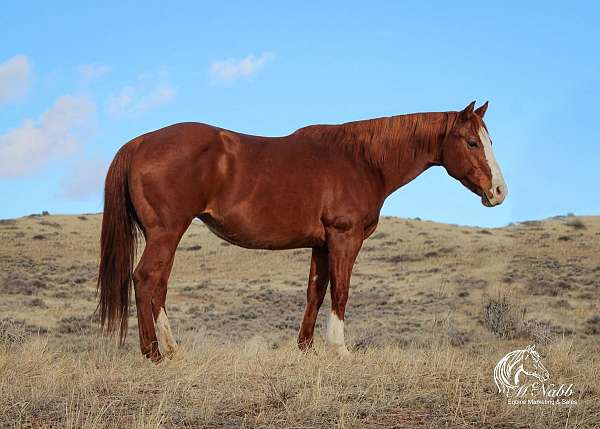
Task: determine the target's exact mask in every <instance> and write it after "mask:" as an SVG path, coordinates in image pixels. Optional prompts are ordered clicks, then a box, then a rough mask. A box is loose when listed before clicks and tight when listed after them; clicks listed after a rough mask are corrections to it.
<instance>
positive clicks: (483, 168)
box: [442, 101, 507, 207]
mask: <svg viewBox="0 0 600 429" xmlns="http://www.w3.org/2000/svg"><path fill="white" fill-rule="evenodd" d="M487 106H488V103H487V102H486V103H485V104H484V105H482V106H481V107H479V108H478V109H477V110H473V109H474V107H475V102H474V101H473V102H472V103H471V104H469V105H468V106H467V107H466V108H465V109H464V110H463V111H461V112H459V114H458V117H457V119H456V122H455V124H454V126H453V128H452V129H451V130H450V132H449V134H448V137H447V138H446V141H445V142H444V145H443V148H442V164H443V165H444V167H445V168H446V170H447V171H448V174H450V175H451V176H452V177H454V178H455V179H457V180H458V181H460V182H461V183H462V184H463V185H464V186H466V187H467V188H468V189H470V190H471V191H473V192H474V193H475V194H477V195H479V196H480V197H481V202H482V203H483V205H485V206H487V207H493V206H497V205H498V204H501V203H502V201H504V198H506V193H507V188H506V184H505V183H504V178H503V177H502V172H501V171H500V167H499V166H498V164H497V163H496V158H495V157H494V152H493V151H492V141H491V140H490V137H489V135H488V132H487V127H486V126H485V124H484V122H483V116H484V115H485V111H486V110H487Z"/></svg>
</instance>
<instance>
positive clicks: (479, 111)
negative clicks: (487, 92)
mask: <svg viewBox="0 0 600 429" xmlns="http://www.w3.org/2000/svg"><path fill="white" fill-rule="evenodd" d="M487 108H488V102H487V101H486V102H485V103H483V104H482V105H481V106H479V107H478V108H477V110H475V114H476V115H477V116H479V117H480V118H481V119H483V116H484V115H485V112H486V111H487Z"/></svg>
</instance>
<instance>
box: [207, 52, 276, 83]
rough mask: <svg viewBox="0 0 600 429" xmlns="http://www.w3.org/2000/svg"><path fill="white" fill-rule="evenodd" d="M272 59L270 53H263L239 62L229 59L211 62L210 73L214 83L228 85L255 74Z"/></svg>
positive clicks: (249, 56)
mask: <svg viewBox="0 0 600 429" xmlns="http://www.w3.org/2000/svg"><path fill="white" fill-rule="evenodd" d="M272 58H273V54H272V53H270V52H265V53H263V54H262V55H261V56H260V57H258V58H256V57H254V55H248V56H247V57H246V58H242V59H241V60H237V59H233V58H230V59H227V60H220V61H213V62H212V63H211V65H210V73H211V76H212V79H213V81H214V82H218V83H230V82H233V81H234V80H236V79H238V78H240V77H248V76H252V75H254V74H256V73H257V72H258V71H259V70H260V69H262V68H263V67H264V66H265V65H266V64H267V62H268V61H270V60H271V59H272Z"/></svg>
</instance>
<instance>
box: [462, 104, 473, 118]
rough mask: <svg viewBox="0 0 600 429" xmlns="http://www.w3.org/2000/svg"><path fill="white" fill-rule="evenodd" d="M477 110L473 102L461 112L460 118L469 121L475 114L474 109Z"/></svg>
mask: <svg viewBox="0 0 600 429" xmlns="http://www.w3.org/2000/svg"><path fill="white" fill-rule="evenodd" d="M474 108H475V101H472V102H471V104H469V105H468V106H467V107H465V108H464V109H463V110H462V111H461V112H460V118H461V119H462V120H463V121H466V120H468V119H469V118H470V117H471V115H472V114H473V109H474Z"/></svg>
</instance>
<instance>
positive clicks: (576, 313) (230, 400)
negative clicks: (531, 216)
mask: <svg viewBox="0 0 600 429" xmlns="http://www.w3.org/2000/svg"><path fill="white" fill-rule="evenodd" d="M100 223H101V215H98V214H86V215H81V216H42V215H39V216H29V217H24V218H20V219H16V220H1V221H0V243H2V245H1V246H0V426H3V427H4V426H7V427H22V426H26V427H332V426H337V427H600V387H599V382H600V357H599V356H600V353H599V352H600V295H599V294H600V217H575V216H564V217H556V218H552V219H547V220H543V221H529V222H522V223H518V224H514V225H509V226H507V227H504V228H494V229H486V228H477V227H459V226H455V225H444V224H438V223H434V222H425V221H420V220H407V219H400V218H391V217H388V218H382V220H381V222H380V225H379V227H378V229H377V231H376V232H375V233H374V234H373V236H372V237H371V238H369V239H368V240H367V241H366V242H365V245H364V247H363V249H362V251H361V253H360V255H359V258H358V261H357V264H356V266H355V269H354V272H353V277H352V282H351V288H350V299H349V304H348V307H347V313H346V339H347V344H348V346H349V348H350V349H351V350H352V351H353V357H352V358H350V359H348V360H339V359H338V358H337V357H335V356H333V355H332V354H331V353H330V351H329V350H327V349H326V348H325V346H324V345H323V344H322V341H321V340H320V338H319V340H318V341H317V343H316V353H310V354H308V355H304V354H301V353H300V352H298V351H297V350H296V348H295V347H294V341H295V336H296V334H297V331H298V327H299V323H300V320H301V317H302V313H303V310H304V304H305V293H306V283H307V277H308V268H309V261H310V250H309V249H302V250H290V251H278V252H269V251H255V250H245V249H241V248H238V247H235V246H232V245H229V244H228V243H225V242H223V241H222V240H220V239H219V238H217V237H215V236H214V235H212V234H211V233H210V232H209V231H208V229H207V228H206V227H205V226H204V225H203V224H202V223H200V222H198V223H196V222H194V223H193V224H192V226H191V227H190V228H189V230H188V231H187V233H186V234H185V236H184V238H183V239H182V241H181V243H180V245H179V249H178V252H177V256H176V260H175V265H174V268H173V274H172V276H171V280H170V285H169V292H168V298H167V310H168V312H169V318H170V320H171V324H172V326H173V328H174V332H175V333H176V336H177V338H178V339H180V340H181V342H182V352H181V354H180V356H179V357H178V358H177V359H175V360H173V361H169V362H165V363H164V364H161V365H160V366H158V367H155V366H153V365H151V364H150V363H148V362H146V361H145V360H144V359H143V358H142V357H141V355H140V353H139V351H138V343H137V326H136V322H135V317H132V318H131V319H130V330H129V336H128V339H127V341H126V344H125V346H124V347H122V348H117V347H116V346H115V341H114V339H112V338H104V337H102V336H100V335H99V333H98V327H97V324H96V323H95V317H93V312H94V309H95V306H96V293H95V282H96V279H97V277H96V275H97V263H98V254H99V251H98V242H99V232H100ZM328 308H329V303H328V300H326V302H325V303H324V304H323V308H322V309H321V313H320V316H319V320H318V327H317V331H318V333H317V335H318V336H319V337H320V335H321V333H322V332H323V330H324V329H323V327H324V324H325V320H326V315H327V314H328V312H329V311H328ZM134 314H135V308H132V309H131V315H132V316H133V315H134ZM529 344H535V345H536V348H537V349H538V351H539V352H540V354H541V355H542V356H543V357H544V364H545V365H546V367H547V368H548V369H549V370H550V371H551V374H552V377H553V380H554V381H555V382H556V383H573V385H574V388H575V395H574V396H575V397H576V398H577V405H570V406H567V405H561V406H554V407H551V406H543V405H537V406H515V405H513V406H511V405H508V404H507V402H506V398H504V397H502V395H500V394H498V393H497V391H496V386H495V385H494V382H493V378H492V373H493V368H494V365H495V364H496V362H498V360H499V359H500V358H501V357H502V356H503V355H504V354H506V353H508V352H509V351H511V350H514V349H516V348H524V347H526V346H527V345H529Z"/></svg>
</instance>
